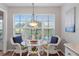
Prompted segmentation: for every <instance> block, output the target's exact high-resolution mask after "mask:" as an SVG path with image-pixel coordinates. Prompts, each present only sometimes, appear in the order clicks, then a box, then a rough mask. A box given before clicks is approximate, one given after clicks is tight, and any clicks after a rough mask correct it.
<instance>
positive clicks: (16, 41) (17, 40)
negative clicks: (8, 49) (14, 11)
mask: <svg viewBox="0 0 79 59" xmlns="http://www.w3.org/2000/svg"><path fill="white" fill-rule="evenodd" d="M13 41H14V43H20V44H21V42H22V41H23V40H22V37H21V36H16V37H13Z"/></svg>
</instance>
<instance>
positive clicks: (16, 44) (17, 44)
mask: <svg viewBox="0 0 79 59" xmlns="http://www.w3.org/2000/svg"><path fill="white" fill-rule="evenodd" d="M13 45H14V46H18V47H20V48H21V45H20V44H19V43H14V44H13Z"/></svg>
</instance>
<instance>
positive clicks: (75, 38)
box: [61, 3, 79, 52]
mask: <svg viewBox="0 0 79 59" xmlns="http://www.w3.org/2000/svg"><path fill="white" fill-rule="evenodd" d="M74 6H75V7H76V19H75V21H76V32H75V33H72V32H65V20H66V19H68V18H67V17H66V16H67V15H66V12H67V11H68V10H70V9H71V8H73V7H74ZM61 26H62V30H61V31H62V34H61V37H62V39H63V41H66V42H69V43H79V4H74V3H71V4H64V5H63V6H62V24H61ZM62 43H63V42H62ZM62 45H63V44H62ZM62 45H61V48H62V51H63V52H64V46H62Z"/></svg>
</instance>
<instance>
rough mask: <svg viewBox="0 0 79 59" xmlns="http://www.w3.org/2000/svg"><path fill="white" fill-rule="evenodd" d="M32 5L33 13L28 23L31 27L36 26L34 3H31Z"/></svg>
mask: <svg viewBox="0 0 79 59" xmlns="http://www.w3.org/2000/svg"><path fill="white" fill-rule="evenodd" d="M32 6H33V14H32V16H33V17H32V20H31V23H29V25H30V26H32V27H36V26H37V25H38V23H37V21H35V20H34V3H32Z"/></svg>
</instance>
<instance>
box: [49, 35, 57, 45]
mask: <svg viewBox="0 0 79 59" xmlns="http://www.w3.org/2000/svg"><path fill="white" fill-rule="evenodd" d="M57 42H58V37H54V36H52V37H51V41H50V43H54V44H55V43H57Z"/></svg>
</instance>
